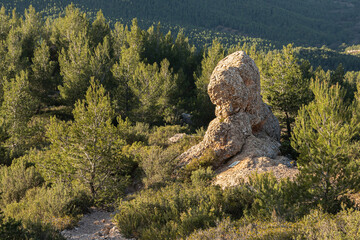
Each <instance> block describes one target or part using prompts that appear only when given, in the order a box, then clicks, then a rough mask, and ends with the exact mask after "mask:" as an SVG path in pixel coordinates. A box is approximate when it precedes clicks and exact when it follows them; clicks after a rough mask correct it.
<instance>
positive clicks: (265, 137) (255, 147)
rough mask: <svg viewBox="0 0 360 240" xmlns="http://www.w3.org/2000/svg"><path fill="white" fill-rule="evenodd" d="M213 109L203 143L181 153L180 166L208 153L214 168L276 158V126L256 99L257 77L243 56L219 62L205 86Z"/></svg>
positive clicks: (278, 127) (268, 110)
mask: <svg viewBox="0 0 360 240" xmlns="http://www.w3.org/2000/svg"><path fill="white" fill-rule="evenodd" d="M208 93H209V96H210V99H211V101H212V102H213V103H214V104H215V105H216V112H215V114H216V118H215V119H214V120H213V121H212V122H211V123H210V125H209V127H208V129H207V132H206V134H205V136H204V139H203V141H202V142H201V143H199V144H198V145H196V146H194V147H192V148H191V149H189V150H188V151H187V152H185V153H183V154H182V155H181V156H180V157H179V158H180V163H181V166H184V165H186V164H189V163H190V162H191V161H194V160H196V159H198V158H200V157H201V156H202V155H203V154H205V153H206V151H208V150H213V151H214V153H215V155H216V162H215V163H214V166H215V167H216V168H219V167H221V168H222V170H221V172H224V171H225V170H224V167H225V168H226V166H224V163H226V164H225V165H230V164H232V163H234V162H241V161H242V160H245V159H247V160H249V159H255V158H259V157H261V158H269V159H275V158H277V156H278V155H279V146H280V143H279V140H280V126H279V122H278V120H277V119H276V117H275V116H274V115H273V113H272V112H271V110H270V108H269V106H267V105H266V104H265V103H264V102H263V101H262V97H261V95H260V73H259V70H258V68H257V66H256V65H255V62H254V61H253V60H252V59H251V58H250V57H249V56H247V55H246V54H245V53H244V52H242V51H239V52H235V53H233V54H231V55H229V56H227V57H226V58H224V59H223V60H221V61H220V62H219V63H218V65H217V67H216V68H215V70H214V72H213V73H212V75H211V79H210V83H209V86H208Z"/></svg>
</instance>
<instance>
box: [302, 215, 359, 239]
mask: <svg viewBox="0 0 360 240" xmlns="http://www.w3.org/2000/svg"><path fill="white" fill-rule="evenodd" d="M299 223H300V230H301V237H302V238H303V239H332V240H343V239H344V240H345V239H360V211H354V210H353V209H348V210H342V211H340V212H339V213H338V214H336V215H332V214H328V213H324V212H322V211H320V210H313V211H311V213H310V214H309V215H307V216H305V217H304V218H303V219H302V220H301V221H300V222H299Z"/></svg>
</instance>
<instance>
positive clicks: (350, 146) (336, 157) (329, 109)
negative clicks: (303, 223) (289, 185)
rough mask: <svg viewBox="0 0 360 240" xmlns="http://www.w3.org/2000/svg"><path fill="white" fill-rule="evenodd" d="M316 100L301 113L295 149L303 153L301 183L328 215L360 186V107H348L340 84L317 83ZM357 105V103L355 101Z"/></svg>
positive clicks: (293, 142) (315, 84)
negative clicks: (359, 115)
mask: <svg viewBox="0 0 360 240" xmlns="http://www.w3.org/2000/svg"><path fill="white" fill-rule="evenodd" d="M311 89H312V91H313V93H314V95H315V99H314V101H313V102H311V103H310V104H309V105H308V106H305V107H302V108H301V109H300V110H299V114H298V117H297V118H296V121H295V128H294V136H293V139H292V145H293V147H294V148H295V149H296V150H297V151H298V152H299V154H300V155H299V158H298V161H297V163H298V165H299V166H300V176H301V177H300V178H299V180H300V181H302V182H304V183H305V184H306V185H308V188H309V189H308V193H309V194H310V195H312V198H311V201H312V202H313V203H314V204H315V205H317V204H320V205H321V207H322V208H323V209H324V210H325V211H327V212H337V211H338V210H340V204H341V203H342V202H344V203H347V200H346V199H347V194H348V193H349V192H352V191H353V190H357V188H358V186H359V183H360V178H359V177H360V176H359V174H358V173H359V163H358V151H357V149H358V146H359V145H358V142H357V141H356V138H355V136H356V135H357V134H358V127H359V121H358V118H357V111H358V110H357V108H355V109H353V108H351V107H347V106H346V105H345V104H344V102H343V99H344V96H345V92H344V91H343V90H342V89H341V88H340V86H339V85H338V84H336V85H332V86H331V85H330V84H329V82H327V81H324V82H320V81H319V80H317V81H315V82H313V83H312V85H311ZM355 105H357V102H355Z"/></svg>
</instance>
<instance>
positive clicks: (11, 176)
mask: <svg viewBox="0 0 360 240" xmlns="http://www.w3.org/2000/svg"><path fill="white" fill-rule="evenodd" d="M43 182H44V180H43V178H42V177H41V175H40V173H39V172H38V171H37V170H36V169H35V167H34V166H33V165H31V164H29V163H27V162H26V161H23V160H21V159H18V160H15V161H14V162H13V164H12V165H11V166H9V167H6V166H3V167H1V168H0V192H1V200H0V202H1V206H2V207H4V206H5V205H7V204H10V203H12V202H19V201H20V200H21V199H22V198H23V197H24V196H25V193H26V191H27V190H29V189H31V188H34V187H38V186H40V185H41V184H42V183H43Z"/></svg>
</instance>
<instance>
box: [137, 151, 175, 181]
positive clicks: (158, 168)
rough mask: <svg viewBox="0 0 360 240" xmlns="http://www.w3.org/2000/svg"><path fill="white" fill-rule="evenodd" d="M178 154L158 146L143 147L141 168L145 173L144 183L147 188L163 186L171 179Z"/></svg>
mask: <svg viewBox="0 0 360 240" xmlns="http://www.w3.org/2000/svg"><path fill="white" fill-rule="evenodd" d="M178 155H179V153H178V152H176V151H172V150H167V149H163V148H161V147H158V146H150V147H143V148H142V149H141V151H140V156H141V161H140V167H141V168H142V170H143V171H144V174H145V177H144V178H143V182H144V184H145V186H146V187H149V186H153V185H159V184H160V185H161V184H163V183H165V182H167V181H169V180H170V179H171V174H172V173H173V171H174V169H175V166H176V161H175V159H176V157H177V156H178Z"/></svg>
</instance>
